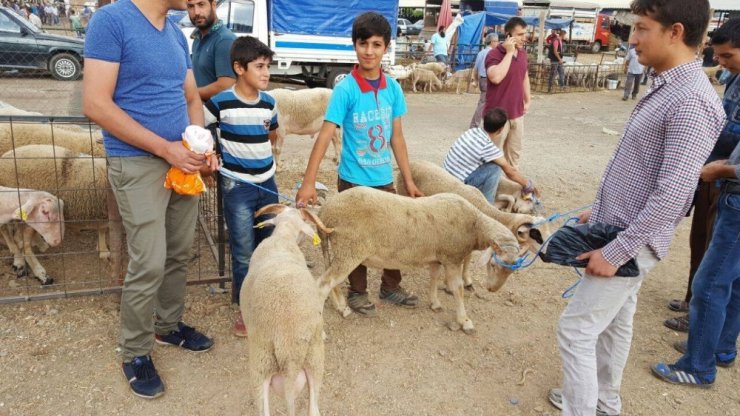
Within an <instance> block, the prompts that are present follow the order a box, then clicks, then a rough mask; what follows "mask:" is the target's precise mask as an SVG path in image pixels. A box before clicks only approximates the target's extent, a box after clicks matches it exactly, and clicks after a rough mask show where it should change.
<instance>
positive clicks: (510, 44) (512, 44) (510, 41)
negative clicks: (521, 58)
mask: <svg viewBox="0 0 740 416" xmlns="http://www.w3.org/2000/svg"><path fill="white" fill-rule="evenodd" d="M504 48H506V53H514V51H515V50H516V39H515V38H514V37H512V36H507V37H506V40H505V41H504Z"/></svg>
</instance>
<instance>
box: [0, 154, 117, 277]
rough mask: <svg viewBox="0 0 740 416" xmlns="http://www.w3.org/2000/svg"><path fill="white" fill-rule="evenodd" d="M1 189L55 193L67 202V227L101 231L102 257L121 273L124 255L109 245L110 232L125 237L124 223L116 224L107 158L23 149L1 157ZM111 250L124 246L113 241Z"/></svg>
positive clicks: (99, 244)
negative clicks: (9, 188) (107, 259)
mask: <svg viewBox="0 0 740 416" xmlns="http://www.w3.org/2000/svg"><path fill="white" fill-rule="evenodd" d="M0 186H10V187H21V188H32V189H40V190H45V191H49V192H53V193H54V194H55V195H57V196H58V197H59V198H61V199H63V200H64V201H65V218H66V220H67V222H68V223H67V227H69V228H73V229H77V230H81V229H87V228H92V229H95V230H97V231H98V252H99V255H100V257H101V258H110V260H111V266H112V269H111V272H112V273H115V272H117V271H119V270H120V262H121V257H120V251H119V250H113V251H110V250H109V248H108V244H107V242H106V236H107V234H108V232H109V229H110V231H111V233H113V232H116V233H117V234H116V235H117V236H120V235H121V234H122V233H118V229H120V227H121V224H120V222H117V221H112V220H114V219H116V218H118V212H117V211H118V210H117V205H115V203H114V202H112V201H111V199H112V197H111V195H110V190H109V188H110V186H109V185H108V177H107V169H106V161H105V159H104V158H98V157H92V156H90V155H84V154H80V153H78V152H75V151H72V150H69V149H65V148H63V147H60V146H49V145H29V146H22V147H19V148H17V149H15V150H11V151H9V152H6V153H5V154H3V155H2V157H0ZM109 212H110V213H111V214H109ZM117 238H120V237H117ZM111 247H116V248H118V247H120V242H114V241H111Z"/></svg>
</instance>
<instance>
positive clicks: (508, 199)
mask: <svg viewBox="0 0 740 416" xmlns="http://www.w3.org/2000/svg"><path fill="white" fill-rule="evenodd" d="M499 201H501V202H504V205H503V206H502V207H501V209H503V210H504V211H507V212H511V208H512V207H513V206H514V197H513V196H512V195H499V196H498V197H497V198H496V202H499Z"/></svg>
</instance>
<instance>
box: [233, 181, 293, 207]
mask: <svg viewBox="0 0 740 416" xmlns="http://www.w3.org/2000/svg"><path fill="white" fill-rule="evenodd" d="M245 183H248V184H250V185H252V186H254V187H255V188H258V189H261V190H263V191H265V192H268V193H271V194H273V195H277V197H278V198H283V199H284V200H286V201H290V202H292V203H293V204H295V203H296V202H295V199H293V198H291V197H289V196H285V195H283V194H281V193H280V192H275V191H273V190H272V189H267V188H265V187H264V186H259V185H257V184H256V183H252V182H245Z"/></svg>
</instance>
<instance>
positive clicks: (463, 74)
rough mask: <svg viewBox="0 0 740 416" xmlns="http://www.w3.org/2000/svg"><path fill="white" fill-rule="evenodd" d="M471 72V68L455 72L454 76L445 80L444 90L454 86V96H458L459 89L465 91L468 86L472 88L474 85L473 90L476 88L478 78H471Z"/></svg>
mask: <svg viewBox="0 0 740 416" xmlns="http://www.w3.org/2000/svg"><path fill="white" fill-rule="evenodd" d="M472 71H473V68H468V69H462V70H460V71H457V72H455V73H454V74H452V76H451V77H449V78H447V80H445V88H448V89H449V88H450V87H452V86H453V85H454V86H455V94H460V89H461V87H464V88H465V89H466V90H467V89H468V88H469V87H470V86H473V84H475V85H474V86H475V88H477V87H478V85H477V81H478V77H477V76H473V75H474V74H471V72H472ZM475 75H477V74H475Z"/></svg>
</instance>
